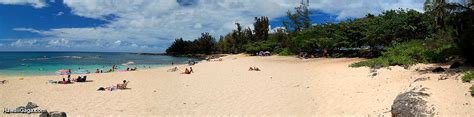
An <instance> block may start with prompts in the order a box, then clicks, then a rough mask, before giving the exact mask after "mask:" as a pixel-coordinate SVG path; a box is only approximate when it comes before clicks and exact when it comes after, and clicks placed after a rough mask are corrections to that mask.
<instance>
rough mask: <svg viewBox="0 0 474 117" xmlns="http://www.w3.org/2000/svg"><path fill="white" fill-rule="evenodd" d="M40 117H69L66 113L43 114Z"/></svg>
mask: <svg viewBox="0 0 474 117" xmlns="http://www.w3.org/2000/svg"><path fill="white" fill-rule="evenodd" d="M40 117H67V115H66V112H59V111H52V112H49V113H48V112H43V113H41V114H40Z"/></svg>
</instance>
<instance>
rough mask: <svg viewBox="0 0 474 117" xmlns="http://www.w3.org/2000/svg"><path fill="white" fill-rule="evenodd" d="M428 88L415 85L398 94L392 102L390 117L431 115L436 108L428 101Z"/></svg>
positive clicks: (425, 116)
mask: <svg viewBox="0 0 474 117" xmlns="http://www.w3.org/2000/svg"><path fill="white" fill-rule="evenodd" d="M428 90H429V89H428V88H422V87H421V86H420V87H415V88H413V89H411V90H409V91H407V92H404V93H401V94H399V95H398V96H397V97H396V98H395V100H394V101H393V104H392V109H391V113H392V117H432V116H434V115H435V110H436V108H435V107H434V105H432V104H430V103H429V96H430V95H431V93H430V92H428Z"/></svg>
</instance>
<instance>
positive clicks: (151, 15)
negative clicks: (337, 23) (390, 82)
mask: <svg viewBox="0 0 474 117" xmlns="http://www.w3.org/2000/svg"><path fill="white" fill-rule="evenodd" d="M0 1H2V0H0ZM3 1H5V0H3ZM24 1H26V0H24ZM298 1H299V0H298ZM298 1H293V0H198V1H197V2H196V3H195V4H194V5H190V6H180V5H179V3H178V2H177V1H176V0H120V1H117V0H64V4H65V5H67V6H68V7H70V8H71V9H72V11H71V13H72V14H75V15H79V16H82V17H88V18H95V19H101V20H106V21H109V22H110V23H108V24H105V25H101V26H98V27H89V28H58V29H50V30H36V29H31V28H15V29H14V30H16V31H28V32H33V33H38V34H41V35H43V36H46V38H48V40H58V39H67V40H68V42H69V43H75V44H78V45H77V47H80V43H76V42H82V44H84V45H87V46H89V47H90V46H91V45H92V46H94V47H100V46H105V48H107V47H110V48H112V47H115V46H123V47H122V48H124V49H130V50H144V49H150V48H152V49H156V50H148V51H164V49H166V47H167V46H168V44H170V43H171V41H173V40H174V39H175V38H179V37H183V38H184V39H194V38H196V37H197V36H199V35H200V34H201V33H202V32H209V33H210V34H212V35H214V36H218V35H224V34H226V33H228V32H230V31H231V30H233V29H235V22H239V23H241V24H242V26H244V27H247V26H252V23H253V20H254V17H255V16H268V17H269V18H270V19H273V18H277V17H282V16H285V15H286V11H287V10H289V9H293V8H294V7H295V6H296V5H297V4H299V2H298ZM39 2H41V1H39ZM423 2H424V0H383V1H382V0H318V1H316V0H313V1H311V3H310V8H311V9H314V10H320V11H322V12H325V13H328V14H332V15H336V16H337V19H340V20H342V19H346V18H354V17H355V18H357V17H362V16H364V15H365V14H367V13H373V14H379V13H380V12H381V11H383V10H388V9H398V8H412V9H416V10H420V11H421V10H422V6H423ZM0 3H1V2H0ZM30 4H31V2H30ZM44 6H46V5H44ZM58 14H59V13H58ZM112 15H113V16H116V18H110V16H112Z"/></svg>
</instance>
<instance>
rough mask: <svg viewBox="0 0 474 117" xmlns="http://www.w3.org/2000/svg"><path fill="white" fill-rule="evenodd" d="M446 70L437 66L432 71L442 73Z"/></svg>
mask: <svg viewBox="0 0 474 117" xmlns="http://www.w3.org/2000/svg"><path fill="white" fill-rule="evenodd" d="M444 71H446V70H444V68H442V67H436V68H435V69H433V70H432V71H431V72H433V73H441V72H444Z"/></svg>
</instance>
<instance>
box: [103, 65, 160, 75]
mask: <svg viewBox="0 0 474 117" xmlns="http://www.w3.org/2000/svg"><path fill="white" fill-rule="evenodd" d="M143 67H144V68H146V67H145V66H143ZM148 68H151V67H148ZM117 69H118V68H117V66H116V65H112V68H111V69H109V70H107V71H105V72H104V71H103V70H101V69H96V70H95V73H110V72H115V70H117ZM137 69H138V68H137V67H134V68H130V67H127V69H125V70H123V71H137Z"/></svg>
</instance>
